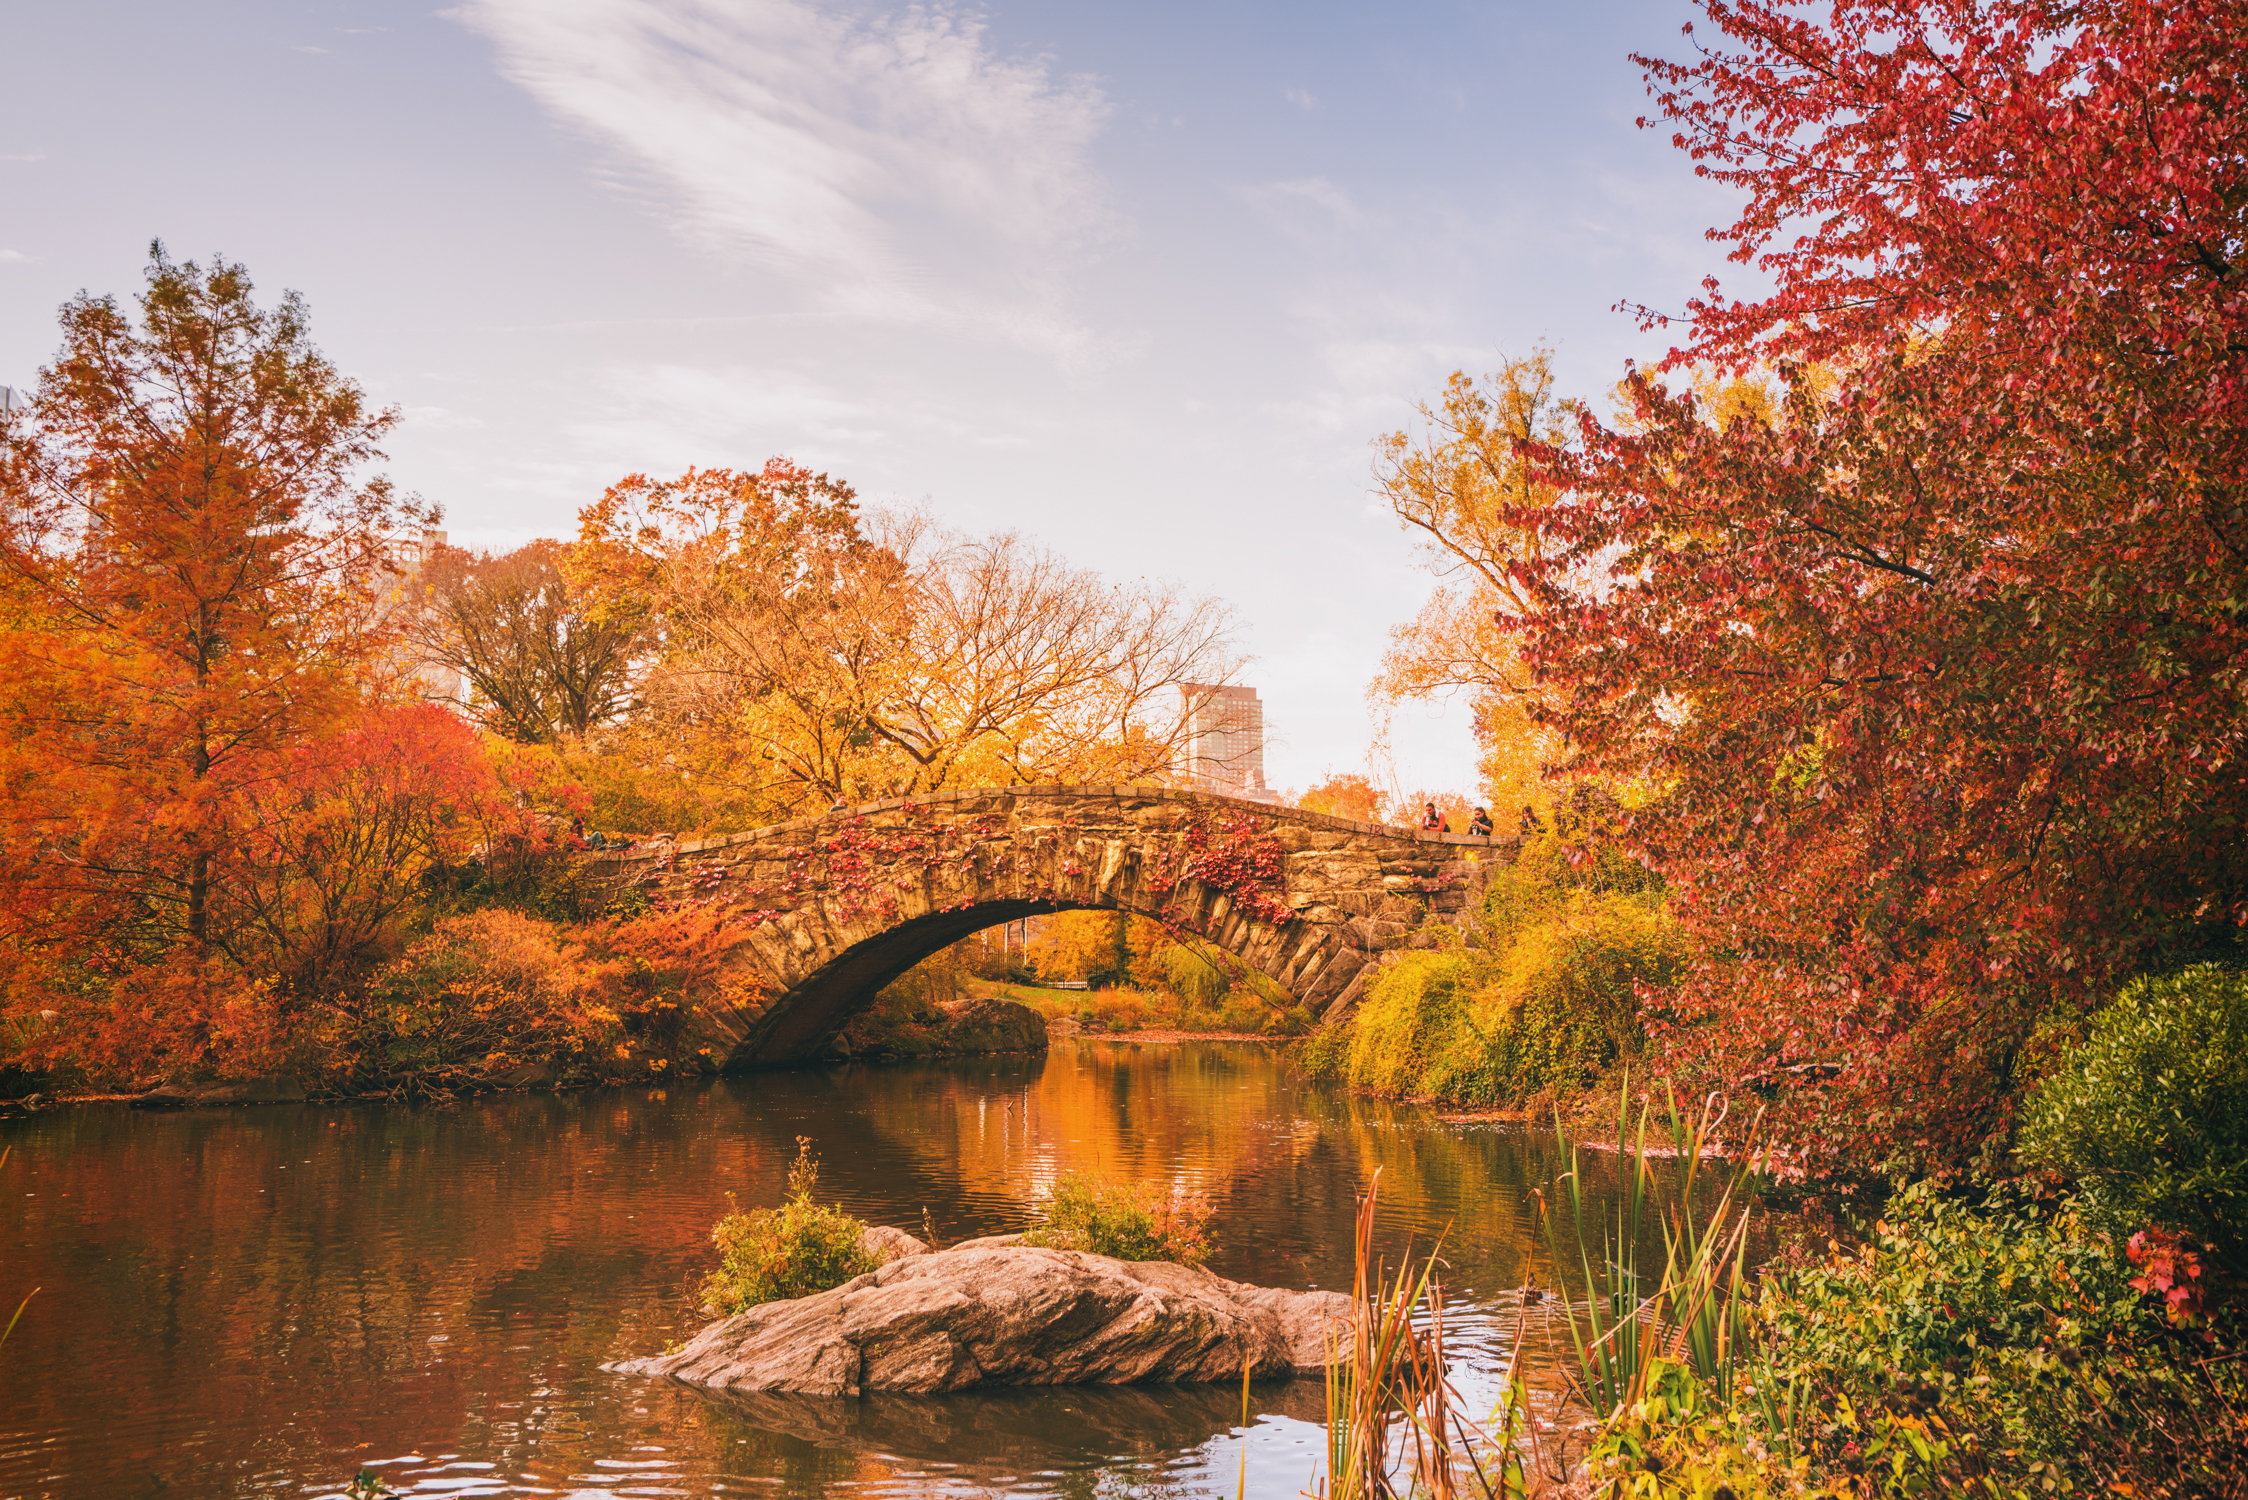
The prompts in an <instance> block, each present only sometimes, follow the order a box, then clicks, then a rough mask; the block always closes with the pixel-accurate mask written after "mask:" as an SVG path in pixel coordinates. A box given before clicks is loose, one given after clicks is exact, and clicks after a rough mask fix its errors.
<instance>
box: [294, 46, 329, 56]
mask: <svg viewBox="0 0 2248 1500" xmlns="http://www.w3.org/2000/svg"><path fill="white" fill-rule="evenodd" d="M289 50H290V51H291V52H311V53H314V54H316V55H318V56H321V57H333V56H334V55H335V54H334V53H332V52H330V51H329V50H328V49H327V48H326V47H314V46H311V45H309V44H307V45H305V46H302V47H291V48H290V49H289Z"/></svg>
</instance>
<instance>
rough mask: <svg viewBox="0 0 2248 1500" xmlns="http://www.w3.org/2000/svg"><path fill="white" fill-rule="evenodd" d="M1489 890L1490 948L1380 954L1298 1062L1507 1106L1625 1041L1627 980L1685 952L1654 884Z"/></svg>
mask: <svg viewBox="0 0 2248 1500" xmlns="http://www.w3.org/2000/svg"><path fill="white" fill-rule="evenodd" d="M1533 894H1534V896H1535V899H1533ZM1494 901H1495V903H1496V904H1498V905H1499V907H1500V910H1499V911H1498V913H1497V915H1496V916H1495V918H1494V919H1493V921H1492V923H1491V931H1492V936H1493V939H1494V946H1493V947H1491V948H1466V947H1462V948H1449V949H1434V950H1419V951H1413V952H1408V953H1404V954H1401V955H1399V956H1397V957H1396V958H1394V959H1392V960H1391V961H1390V962H1388V963H1386V964H1384V965H1383V966H1382V967H1381V968H1380V969H1379V970H1378V971H1377V972H1376V973H1375V975H1374V978H1373V981H1372V982H1371V983H1370V984H1369V985H1368V986H1367V989H1366V994H1365V997H1364V999H1363V1000H1361V1001H1360V1003H1359V1006H1358V1010H1357V1013H1356V1014H1355V1015H1354V1016H1352V1017H1351V1018H1350V1019H1349V1020H1347V1021H1345V1022H1343V1023H1342V1024H1340V1025H1338V1026H1335V1027H1331V1028H1329V1029H1328V1030H1327V1031H1325V1032H1323V1033H1321V1034H1320V1035H1319V1036H1317V1037H1315V1038H1314V1039H1313V1040H1312V1041H1311V1042H1310V1043H1309V1044H1307V1045H1306V1047H1305V1049H1304V1051H1303V1052H1302V1054H1301V1055H1300V1059H1299V1060H1300V1062H1301V1064H1302V1066H1303V1067H1304V1069H1305V1070H1306V1071H1307V1072H1309V1073H1311V1074H1312V1075H1313V1076H1314V1077H1319V1078H1326V1079H1329V1080H1332V1081H1335V1082H1339V1083H1344V1084H1347V1085H1349V1086H1351V1087H1353V1088H1361V1089H1370V1090H1373V1091H1375V1092H1379V1093H1388V1094H1404V1095H1410V1096H1425V1097H1431V1098H1437V1099H1444V1100H1450V1101H1455V1102H1459V1103H1465V1104H1486V1105H1488V1104H1510V1103H1516V1102H1519V1101H1521V1100H1524V1099H1527V1098H1530V1097H1532V1096H1534V1095H1536V1094H1539V1093H1541V1092H1544V1091H1547V1090H1556V1089H1567V1088H1572V1087H1576V1086H1579V1085H1581V1084H1583V1083H1586V1082H1589V1081H1590V1080H1591V1079H1592V1078H1594V1077H1595V1076H1597V1075H1598V1074H1599V1073H1600V1072H1601V1071H1602V1070H1603V1069H1605V1068H1607V1067H1608V1066H1610V1065H1611V1064H1613V1063H1614V1062H1615V1061H1616V1060H1617V1059H1618V1058H1620V1057H1623V1056H1626V1055H1628V1054H1629V1053H1630V1052H1631V1051H1633V1050H1634V1049H1635V1048H1636V1047H1637V1046H1638V1042H1639V1035H1640V1033H1639V1023H1638V993H1637V986H1638V985H1640V984H1652V985H1663V984H1668V983H1669V982H1670V981H1671V979H1672V977H1673V976H1674V975H1675V974H1676V973H1677V971H1678V969H1679V968H1680V966H1681V965H1682V964H1683V963H1684V961H1685V958H1686V937H1685V933H1684V930H1683V929H1682V928H1681V927H1680V926H1679V925H1678V923H1677V922H1676V921H1675V920H1673V919H1672V918H1671V917H1670V916H1669V915H1668V914H1667V913H1666V912H1665V911H1664V910H1663V909H1662V906H1661V897H1660V895H1659V894H1658V893H1655V892H1652V891H1645V890H1621V891H1598V890H1594V889H1591V888H1589V887H1583V886H1580V887H1577V888H1575V889H1569V890H1552V889H1544V890H1543V891H1542V893H1537V888H1536V887H1534V886H1532V885H1529V884H1523V883H1517V884H1509V883H1507V882H1505V881H1501V882H1500V884H1499V886H1498V887H1497V888H1496V889H1495V892H1494Z"/></svg>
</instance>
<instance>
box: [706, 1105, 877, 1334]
mask: <svg viewBox="0 0 2248 1500" xmlns="http://www.w3.org/2000/svg"><path fill="white" fill-rule="evenodd" d="M819 1178H820V1168H819V1163H818V1162H817V1161H815V1160H814V1159H813V1157H812V1142H811V1138H810V1137H809V1136H801V1135H800V1136H798V1137H797V1138H796V1162H795V1165H793V1166H791V1167H790V1168H789V1171H788V1197H787V1199H786V1200H785V1201H784V1202H783V1203H782V1204H781V1206H780V1207H779V1208H760V1209H754V1210H752V1211H750V1212H749V1213H743V1212H741V1210H740V1209H738V1208H737V1209H735V1211H734V1212H732V1213H729V1214H728V1215H726V1217H725V1218H723V1219H720V1220H719V1221H718V1227H717V1228H715V1229H713V1230H711V1232H710V1239H711V1243H713V1244H715V1245H716V1246H717V1247H718V1255H719V1262H718V1269H717V1270H715V1271H713V1272H711V1273H710V1276H709V1278H708V1279H707V1280H705V1281H704V1282H703V1287H702V1295H703V1301H704V1302H706V1303H708V1304H709V1305H710V1306H711V1307H713V1308H715V1309H717V1311H718V1312H719V1313H720V1314H721V1315H723V1316H731V1315H733V1314H734V1313H738V1312H743V1311H745V1310H747V1309H749V1308H752V1307H756V1306H758V1305H759V1304H760V1303H765V1302H778V1301H781V1300H783V1299H784V1298H789V1297H809V1296H811V1295H812V1294H813V1293H815V1292H825V1291H830V1290H832V1289H834V1288H836V1287H839V1286H841V1285H842V1284H843V1283H844V1282H846V1281H849V1280H850V1279H851V1278H852V1277H854V1276H864V1275H865V1274H866V1273H867V1272H869V1271H871V1270H874V1269H875V1268H876V1267H877V1266H879V1265H880V1264H881V1262H880V1261H879V1260H877V1259H875V1257H874V1256H872V1255H870V1254H868V1253H867V1252H866V1250H864V1249H863V1248H862V1247H861V1246H860V1244H859V1236H860V1235H862V1234H864V1233H865V1232H866V1225H865V1224H863V1223H861V1222H860V1221H859V1220H857V1219H854V1218H852V1217H851V1216H850V1215H849V1214H847V1213H845V1212H843V1211H842V1210H841V1209H839V1208H833V1207H822V1206H821V1205H820V1204H818V1203H815V1202H813V1201H812V1190H813V1189H814V1188H815V1187H816V1186H818V1184H819ZM727 1201H729V1202H731V1201H732V1200H731V1199H730V1198H729V1199H728V1200H727Z"/></svg>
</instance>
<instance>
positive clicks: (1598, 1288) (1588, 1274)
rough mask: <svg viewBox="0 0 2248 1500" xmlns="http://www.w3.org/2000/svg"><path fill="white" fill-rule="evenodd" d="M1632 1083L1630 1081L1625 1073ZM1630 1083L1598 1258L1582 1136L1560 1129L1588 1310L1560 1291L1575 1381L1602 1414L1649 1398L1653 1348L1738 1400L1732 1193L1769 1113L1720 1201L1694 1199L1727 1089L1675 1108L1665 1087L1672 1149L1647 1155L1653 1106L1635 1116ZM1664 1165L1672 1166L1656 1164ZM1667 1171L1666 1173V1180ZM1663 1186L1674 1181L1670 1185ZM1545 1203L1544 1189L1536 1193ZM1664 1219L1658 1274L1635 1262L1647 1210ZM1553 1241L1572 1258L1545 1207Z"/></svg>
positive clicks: (1558, 1256) (1742, 1234)
mask: <svg viewBox="0 0 2248 1500" xmlns="http://www.w3.org/2000/svg"><path fill="white" fill-rule="evenodd" d="M1627 1082H1628V1080H1627ZM1629 1100H1630V1090H1629V1088H1628V1086H1627V1087H1626V1088H1625V1090H1624V1091H1623V1093H1622V1096H1621V1098H1619V1100H1618V1103H1617V1106H1616V1149H1617V1151H1618V1152H1619V1153H1620V1154H1622V1155H1623V1156H1624V1160H1625V1169H1626V1171H1625V1175H1626V1178H1627V1181H1626V1183H1625V1186H1624V1190H1623V1193H1622V1194H1621V1196H1620V1197H1619V1198H1618V1200H1617V1203H1616V1209H1615V1214H1614V1216H1613V1218H1612V1219H1611V1218H1608V1217H1602V1219H1601V1225H1600V1262H1599V1265H1598V1267H1597V1268H1595V1266H1594V1263H1593V1258H1592V1239H1591V1235H1590V1233H1589V1232H1588V1230H1587V1227H1586V1211H1585V1192H1584V1174H1583V1170H1582V1166H1581V1163H1580V1160H1579V1156H1578V1151H1579V1148H1578V1147H1577V1145H1576V1144H1575V1143H1573V1142H1571V1141H1569V1140H1568V1139H1567V1138H1566V1136H1565V1134H1564V1133H1563V1131H1562V1128H1561V1123H1560V1119H1559V1117H1558V1115H1557V1116H1556V1118H1555V1121H1554V1135H1555V1138H1556V1140H1557V1141H1558V1142H1559V1143H1560V1146H1561V1148H1562V1150H1563V1151H1564V1152H1565V1153H1566V1154H1567V1156H1568V1160H1569V1170H1568V1171H1567V1172H1565V1173H1563V1174H1562V1177H1561V1182H1560V1187H1561V1189H1562V1192H1561V1194H1560V1197H1561V1201H1562V1205H1563V1207H1564V1209H1565V1211H1566V1214H1567V1220H1568V1227H1569V1229H1570V1230H1571V1231H1573V1233H1572V1238H1573V1239H1574V1240H1575V1246H1574V1248H1575V1251H1576V1254H1575V1257H1574V1259H1575V1260H1576V1263H1577V1269H1578V1273H1579V1275H1580V1276H1581V1278H1582V1285H1583V1286H1584V1288H1585V1293H1586V1295H1585V1301H1584V1315H1583V1319H1582V1321H1580V1320H1579V1316H1578V1311H1577V1306H1576V1304H1575V1303H1573V1302H1572V1301H1571V1300H1569V1299H1568V1298H1566V1297H1564V1298H1562V1299H1561V1309H1562V1314H1563V1316H1564V1318H1565V1319H1566V1320H1567V1322H1568V1325H1569V1340H1570V1343H1571V1345H1572V1346H1573V1348H1574V1350H1575V1353H1576V1369H1575V1370H1574V1372H1572V1376H1571V1383H1572V1385H1573V1386H1574V1387H1575V1389H1576V1391H1577V1393H1578V1395H1579V1396H1580V1397H1581V1398H1582V1399H1583V1400H1584V1402H1585V1404H1586V1405H1587V1406H1589V1407H1591V1408H1592V1411H1593V1413H1594V1415H1596V1416H1598V1417H1600V1418H1601V1419H1602V1420H1603V1421H1606V1420H1608V1419H1609V1418H1611V1417H1613V1416H1614V1415H1615V1413H1616V1412H1617V1411H1618V1410H1620V1409H1622V1408H1624V1407H1626V1406H1629V1405H1632V1404H1634V1403H1636V1402H1638V1401H1640V1400H1641V1399H1643V1398H1644V1397H1645V1395H1646V1392H1647V1377H1648V1374H1649V1371H1650V1370H1651V1368H1652V1367H1653V1365H1654V1362H1655V1361H1656V1359H1657V1358H1658V1357H1661V1358H1666V1359H1670V1360H1673V1361H1678V1362H1683V1363H1685V1364H1686V1365H1687V1366H1688V1367H1689V1368H1690V1369H1692V1371H1693V1372H1694V1374H1695V1376H1696V1377H1697V1378H1699V1379H1700V1380H1702V1381H1704V1382H1705V1383H1708V1384H1710V1385H1711V1386H1712V1387H1713V1388H1714V1390H1715V1392H1716V1394H1717V1396H1718V1398H1719V1399H1720V1400H1724V1401H1729V1400H1731V1399H1732V1395H1733V1389H1734V1374H1735V1369H1736V1366H1737V1363H1738V1357H1739V1354H1740V1351H1741V1346H1742V1343H1743V1341H1744V1338H1745V1334H1746V1327H1745V1324H1746V1319H1747V1315H1748V1304H1747V1300H1746V1298H1745V1296H1744V1292H1745V1284H1746V1280H1747V1272H1748V1226H1749V1218H1750V1214H1749V1210H1748V1206H1747V1205H1746V1204H1745V1203H1743V1202H1739V1201H1737V1198H1736V1195H1737V1194H1739V1193H1740V1191H1741V1189H1742V1188H1743V1186H1744V1185H1745V1184H1747V1183H1749V1182H1751V1181H1752V1180H1753V1179H1754V1178H1755V1176H1756V1174H1757V1173H1758V1171H1759V1170H1760V1169H1761V1168H1762V1166H1763V1164H1764V1157H1763V1155H1762V1152H1761V1149H1760V1147H1759V1145H1758V1136H1759V1134H1760V1127H1761V1125H1762V1123H1763V1116H1762V1114H1761V1113H1759V1115H1758V1117H1757V1119H1756V1121H1755V1122H1754V1123H1752V1125H1751V1126H1750V1129H1749V1132H1748V1136H1747V1139H1746V1141H1745V1143H1744V1149H1743V1151H1742V1158H1741V1161H1740V1163H1739V1164H1738V1166H1737V1168H1736V1169H1735V1170H1734V1171H1733V1172H1731V1173H1730V1174H1729V1175H1728V1177H1727V1180H1726V1182H1725V1185H1724V1188H1723V1190H1722V1191H1721V1192H1720V1194H1719V1196H1718V1199H1717V1202H1716V1204H1715V1205H1714V1206H1713V1207H1712V1208H1710V1209H1709V1210H1707V1211H1706V1212H1705V1211H1701V1210H1697V1208H1696V1207H1695V1196H1696V1193H1697V1191H1698V1190H1699V1189H1700V1185H1701V1183H1702V1182H1703V1181H1704V1180H1705V1179H1704V1171H1703V1166H1704V1158H1705V1157H1707V1156H1709V1155H1711V1154H1712V1153H1711V1150H1710V1147H1711V1143H1712V1141H1713V1140H1714V1139H1715V1138H1716V1135H1717V1132H1718V1131H1719V1130H1720V1129H1721V1128H1722V1127H1723V1125H1724V1123H1725V1119H1726V1112H1727V1111H1726V1105H1725V1101H1724V1100H1723V1098H1722V1097H1721V1096H1719V1095H1716V1094H1712V1095H1710V1096H1709V1097H1708V1098H1707V1099H1705V1100H1704V1101H1703V1102H1702V1108H1701V1110H1700V1112H1699V1113H1698V1114H1697V1115H1694V1116H1691V1117H1689V1116H1688V1115H1687V1114H1685V1112H1683V1111H1682V1110H1680V1109H1679V1107H1678V1099H1677V1096H1676V1095H1675V1094H1673V1093H1671V1092H1670V1090H1669V1088H1668V1087H1667V1086H1666V1087H1665V1089H1664V1102H1665V1106H1666V1109H1665V1123H1666V1124H1667V1125H1668V1127H1669V1134H1670V1149H1669V1151H1667V1152H1663V1151H1660V1150H1658V1151H1656V1152H1655V1153H1653V1154H1650V1152H1649V1149H1648V1144H1647V1134H1648V1121H1649V1116H1650V1115H1652V1113H1653V1106H1652V1105H1651V1104H1648V1103H1642V1104H1641V1105H1640V1108H1639V1117H1638V1119H1637V1121H1636V1122H1634V1121H1633V1120H1632V1118H1631V1106H1630V1103H1629ZM1658 1163H1667V1164H1668V1171H1667V1172H1665V1171H1661V1170H1659V1169H1658ZM1665 1178H1667V1179H1668V1181H1667V1183H1666V1182H1665V1180H1664V1179H1665ZM1666 1188H1667V1191H1666ZM1539 1199H1540V1203H1541V1207H1542V1206H1544V1202H1543V1200H1544V1194H1542V1193H1541V1194H1539ZM1650 1217H1651V1218H1653V1219H1654V1221H1655V1222H1656V1223H1658V1224H1659V1225H1660V1226H1661V1229H1662V1237H1663V1264H1662V1269H1661V1271H1660V1272H1659V1273H1658V1274H1656V1275H1653V1276H1650V1275H1649V1274H1648V1268H1646V1267H1644V1266H1642V1264H1641V1261H1640V1247H1641V1246H1642V1244H1644V1243H1645V1240H1646V1233H1645V1231H1646V1228H1647V1224H1648V1220H1649V1219H1650ZM1545 1221H1546V1236H1547V1243H1548V1245H1549V1246H1550V1247H1551V1250H1552V1253H1553V1258H1554V1263H1555V1264H1556V1265H1557V1266H1566V1265H1568V1264H1569V1261H1570V1259H1571V1257H1570V1255H1569V1254H1568V1252H1567V1249H1566V1248H1565V1247H1564V1245H1563V1243H1562V1223H1561V1215H1559V1214H1556V1213H1553V1212H1551V1211H1550V1210H1549V1211H1547V1212H1546V1213H1545Z"/></svg>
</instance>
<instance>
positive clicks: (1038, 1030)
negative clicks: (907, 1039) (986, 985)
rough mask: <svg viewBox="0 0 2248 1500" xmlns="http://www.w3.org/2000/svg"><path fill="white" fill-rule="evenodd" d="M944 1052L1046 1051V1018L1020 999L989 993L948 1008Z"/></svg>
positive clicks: (939, 1044) (940, 1047)
mask: <svg viewBox="0 0 2248 1500" xmlns="http://www.w3.org/2000/svg"><path fill="white" fill-rule="evenodd" d="M937 1047H938V1050H939V1051H942V1052H1043V1051H1045V1050H1046V1018H1045V1017H1044V1016H1042V1015H1040V1014H1039V1013H1038V1012H1037V1011H1035V1010H1032V1009H1031V1008H1030V1007H1029V1006H1027V1005H1025V1004H1023V1003H1022V1002H1021V1001H1020V1000H1002V999H999V998H998V997H997V996H992V995H987V996H985V997H983V998H981V999H977V1000H962V1001H959V1002H958V1003H956V1004H953V1005H948V1006H946V1007H945V1008H944V1026H943V1029H942V1031H941V1032H940V1034H939V1035H938V1038H937Z"/></svg>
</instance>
